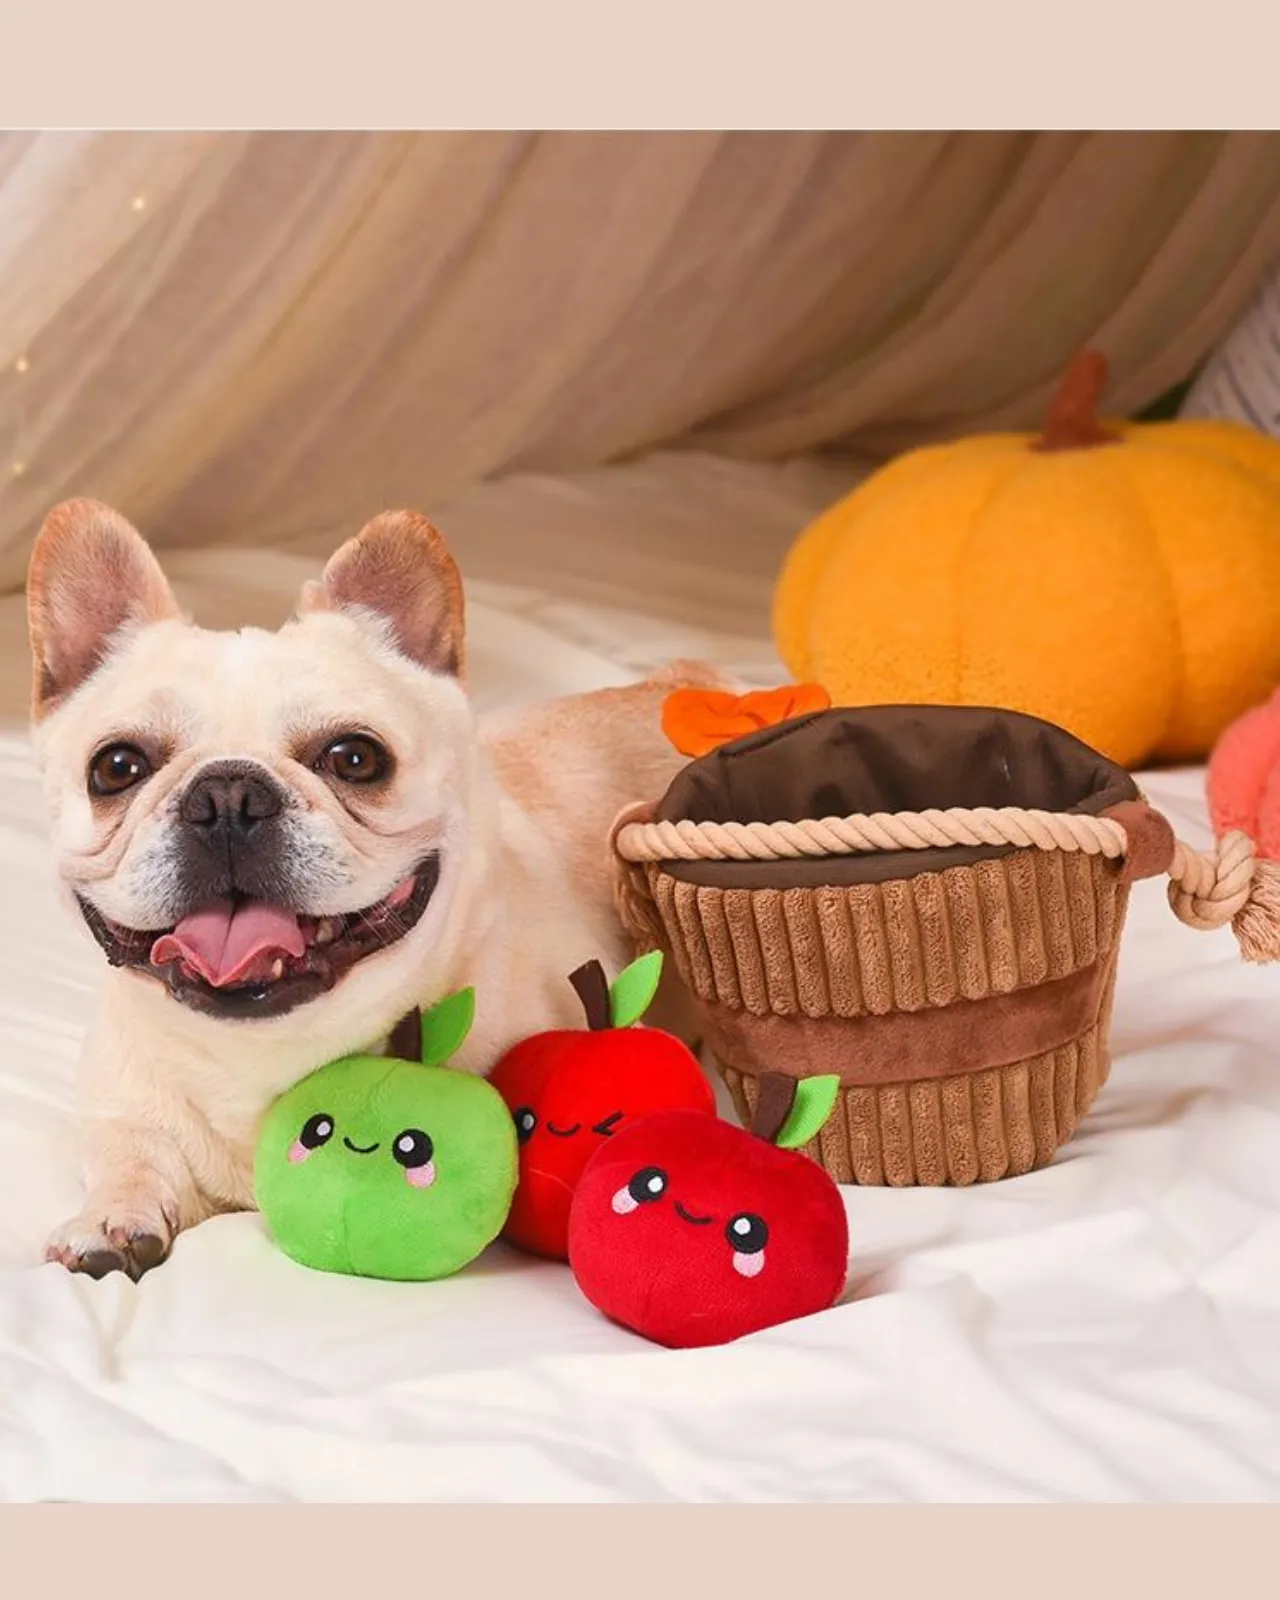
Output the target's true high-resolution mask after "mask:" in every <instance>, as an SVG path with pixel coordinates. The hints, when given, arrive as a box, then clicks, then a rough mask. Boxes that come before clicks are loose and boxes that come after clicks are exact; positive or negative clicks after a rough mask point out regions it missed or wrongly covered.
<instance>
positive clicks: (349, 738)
mask: <svg viewBox="0 0 1280 1600" xmlns="http://www.w3.org/2000/svg"><path fill="white" fill-rule="evenodd" d="M390 766H391V757H390V755H389V753H388V752H387V749H386V747H385V746H384V745H380V744H379V743H378V741H377V740H376V739H371V738H369V736H368V735H367V734H364V733H344V734H343V736H342V737H341V739H335V740H334V741H333V743H332V744H330V745H326V746H325V748H324V749H323V750H322V751H321V752H320V755H319V756H318V757H317V759H316V763H315V768H316V771H317V772H320V773H323V774H325V775H326V776H327V777H330V778H337V779H338V781H339V782H340V783H373V782H374V781H375V780H376V779H378V778H384V777H386V775H387V772H388V770H389V768H390Z"/></svg>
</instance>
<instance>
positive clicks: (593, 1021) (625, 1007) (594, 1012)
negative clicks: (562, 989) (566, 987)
mask: <svg viewBox="0 0 1280 1600" xmlns="http://www.w3.org/2000/svg"><path fill="white" fill-rule="evenodd" d="M661 977H662V951H661V950H650V952H649V953H648V955H644V956H641V957H640V959H639V960H638V961H633V962H632V963H631V965H630V966H629V967H624V968H623V969H622V971H621V972H620V973H619V974H618V976H617V977H616V978H615V979H614V980H613V982H612V983H610V982H609V980H608V979H607V978H606V977H605V975H604V968H603V967H602V966H601V965H600V963H599V962H598V961H584V962H583V964H582V965H581V966H580V967H579V968H578V969H577V971H576V972H571V973H570V974H569V982H570V983H571V984H572V985H573V987H574V988H575V989H576V990H577V992H578V999H579V1000H581V1001H582V1009H583V1012H584V1014H585V1015H586V1019H587V1027H588V1028H590V1029H591V1031H592V1033H603V1032H604V1030H605V1029H606V1028H629V1027H630V1026H631V1025H632V1023H633V1022H639V1020H640V1018H641V1017H642V1016H644V1014H645V1012H646V1011H647V1010H648V1009H649V1007H650V1005H651V1004H652V1003H653V997H654V995H655V994H657V992H658V982H659V979H660V978H661Z"/></svg>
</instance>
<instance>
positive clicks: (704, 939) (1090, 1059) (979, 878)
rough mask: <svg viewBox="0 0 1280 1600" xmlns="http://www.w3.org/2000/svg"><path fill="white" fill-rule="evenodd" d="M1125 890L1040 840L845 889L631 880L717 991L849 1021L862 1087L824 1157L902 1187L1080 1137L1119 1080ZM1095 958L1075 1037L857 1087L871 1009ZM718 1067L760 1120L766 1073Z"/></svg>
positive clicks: (761, 1009)
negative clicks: (758, 1093)
mask: <svg viewBox="0 0 1280 1600" xmlns="http://www.w3.org/2000/svg"><path fill="white" fill-rule="evenodd" d="M1127 900H1128V888H1127V886H1126V885H1125V884H1124V883H1123V882H1122V881H1121V878H1120V874H1119V872H1118V870H1117V869H1116V867H1114V866H1113V865H1111V864H1109V863H1107V862H1106V861H1104V860H1103V859H1102V858H1101V857H1088V856H1085V855H1082V854H1068V853H1065V852H1059V851H1049V852H1046V851H1039V850H1020V851H1017V852H1015V853H1013V854H1012V855H1009V856H1006V857H1004V858H1003V859H1000V860H995V861H982V862H978V863H976V864H975V865H972V866H966V867H955V868H950V869H948V870H947V871H945V872H935V873H930V872H926V873H922V874H920V875H918V876H916V877H914V878H910V879H899V880H893V881H890V882H888V883H883V884H858V885H853V886H848V887H841V888H834V887H822V888H814V889H808V888H796V889H782V890H779V889H755V890H752V889H728V890H726V889H719V888H710V887H707V886H705V885H703V886H699V885H696V884H692V883H687V882H679V881H677V880H676V879H674V878H672V877H671V876H670V875H669V874H667V873H665V872H664V871H663V870H662V868H661V867H660V866H655V865H650V866H647V867H643V868H638V869H637V868H632V869H630V870H629V871H626V872H625V873H624V876H623V880H622V885H621V893H620V903H621V905H622V909H623V915H624V917H625V918H626V920H627V921H628V923H629V924H630V926H631V929H632V931H633V933H634V934H635V935H636V937H637V939H638V940H639V941H640V942H641V943H643V944H645V945H650V946H651V945H654V944H657V945H659V946H661V947H662V948H664V949H665V950H666V951H667V952H668V953H669V954H670V956H671V957H672V958H673V959H674V961H675V964H676V966H677V968H678V969H679V971H680V974H681V976H682V977H683V979H684V980H685V982H686V983H687V984H688V985H689V987H690V988H691V989H692V990H693V992H694V993H695V994H696V995H697V996H698V997H699V998H700V999H701V1000H703V1001H705V1002H711V1003H714V1004H716V1005H718V1006H722V1007H727V1008H729V1009H731V1010H733V1011H737V1012H740V1013H741V1012H745V1013H747V1014H748V1015H753V1016H766V1015H769V1014H770V1013H772V1014H774V1015H778V1016H801V1015H803V1016H808V1017H815V1018H816V1017H841V1018H846V1019H849V1021H850V1028H849V1033H850V1053H849V1058H848V1061H847V1063H845V1065H844V1070H843V1076H844V1079H845V1083H846V1085H847V1087H846V1088H845V1090H844V1092H843V1094H842V1104H841V1107H840V1108H839V1110H838V1111H837V1112H836V1114H834V1115H833V1116H832V1118H831V1120H830V1121H829V1122H828V1124H827V1126H826V1127H825V1128H824V1129H823V1131H822V1133H821V1135H820V1136H819V1138H818V1140H816V1141H815V1143H814V1145H813V1146H812V1147H811V1154H813V1156H814V1157H815V1159H817V1160H818V1161H820V1162H821V1164H822V1165H823V1166H824V1167H826V1169H827V1170H828V1171H829V1172H830V1173H831V1175H832V1176H833V1177H834V1178H836V1179H837V1180H838V1181H839V1182H842V1183H872V1184H893V1185H907V1184H942V1183H954V1184H967V1183H973V1182H976V1181H981V1180H990V1179H994V1178H1002V1177H1007V1176H1013V1175H1015V1174H1017V1173H1021V1172H1027V1171H1029V1170H1030V1169H1031V1168H1033V1167H1036V1166H1041V1165H1043V1164H1044V1163H1045V1162H1047V1161H1048V1160H1049V1159H1050V1158H1051V1157H1052V1155H1053V1154H1054V1152H1055V1151H1056V1150H1057V1148H1058V1147H1059V1145H1061V1144H1062V1143H1063V1141H1064V1140H1066V1139H1067V1138H1069V1137H1070V1136H1071V1134H1072V1133H1073V1132H1074V1130H1075V1128H1076V1125H1077V1123H1078V1122H1079V1119H1080V1118H1081V1117H1082V1116H1083V1115H1084V1113H1085V1112H1086V1111H1087V1110H1088V1109H1089V1107H1090V1106H1091V1105H1092V1103H1093V1100H1094V1097H1095V1095H1096V1094H1097V1092H1098V1089H1099V1088H1100V1087H1101V1085H1102V1083H1103V1082H1104V1081H1105V1079H1106V1076H1107V1071H1108V1067H1109V1061H1108V1056H1107V1048H1106V1040H1107V1031H1108V1025H1109V1021H1110V1011H1111V1004H1112V998H1113V995H1114V988H1115V961H1116V952H1117V945H1118V941H1119V937H1120V932H1121V928H1122V926H1123V921H1124V914H1125V909H1126V905H1127ZM1095 961H1101V962H1102V963H1103V964H1104V966H1105V967H1106V968H1107V969H1108V975H1107V981H1106V986H1105V989H1104V991H1103V1003H1102V1009H1101V1014H1100V1016H1099V1018H1098V1022H1097V1023H1096V1024H1095V1025H1094V1026H1092V1027H1089V1028H1088V1029H1086V1030H1085V1031H1084V1032H1083V1033H1082V1034H1081V1035H1080V1036H1079V1037H1078V1038H1076V1039H1075V1040H1074V1041H1072V1042H1071V1043H1068V1044H1066V1045H1063V1046H1061V1047H1060V1048H1057V1049H1054V1050H1051V1051H1048V1052H1047V1053H1045V1054H1043V1055H1038V1056H1034V1057H1032V1058H1030V1059H1028V1060H1025V1061H1019V1062H1016V1063H1014V1064H1000V1065H992V1066H990V1067H986V1068H983V1069H981V1070H977V1071H972V1072H968V1073H963V1074H957V1075H954V1076H949V1077H935V1078H932V1079H931V1080H929V1081H926V1082H913V1083H901V1084H888V1085H885V1084H881V1085H879V1086H870V1085H859V1084H858V1083H857V1079H856V1074H857V1056H856V1047H855V1043H854V1041H855V1040H856V1034H857V1026H856V1019H857V1018H859V1017H862V1016H867V1015H876V1016H883V1015H888V1014H890V1013H892V1012H895V1011H912V1012H919V1011H927V1010H928V1009H929V1008H931V1007H932V1008H937V1007H945V1006H948V1005H950V1004H951V1003H952V1002H953V1001H956V1000H960V999H965V1000H982V999H985V998H988V997H990V996H993V995H999V994H1010V993H1015V992H1017V991H1019V990H1023V989H1032V988H1034V987H1035V986H1037V985H1040V984H1043V983H1044V982H1046V981H1047V980H1049V979H1054V978H1063V977H1066V976H1067V975H1068V974H1070V973H1073V972H1076V971H1079V970H1081V969H1082V968H1085V967H1088V966H1091V965H1092V964H1093V963H1094V962H1095ZM1028 1000H1029V1001H1030V1000H1031V996H1030V995H1029V996H1028ZM719 1065H720V1068H721V1071H722V1073H723V1076H724V1078H725V1081H726V1083H727V1085H728V1087H729V1089H730V1091H731V1093H732V1095H733V1098H734V1101H735V1104H736V1106H737V1109H738V1112H739V1114H740V1115H741V1116H742V1117H743V1119H744V1120H749V1118H750V1115H751V1112H752V1110H753V1107H754V1098H755V1087H754V1080H753V1079H752V1078H751V1077H750V1076H749V1075H745V1074H743V1073H742V1072H741V1070H739V1068H736V1067H735V1066H734V1063H733V1062H732V1061H723V1062H720V1063H719ZM780 1065H781V1064H780Z"/></svg>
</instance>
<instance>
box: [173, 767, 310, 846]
mask: <svg viewBox="0 0 1280 1600" xmlns="http://www.w3.org/2000/svg"><path fill="white" fill-rule="evenodd" d="M283 809H284V791H283V790H282V789H281V788H280V785H279V784H278V783H277V782H276V780H275V779H274V778H273V777H272V776H271V774H270V773H269V772H268V771H267V769H266V768H265V767H260V766H258V765H257V763H256V762H253V761H211V762H210V763H209V765H208V766H207V767H202V768H201V770H200V771H199V772H198V773H197V774H196V776H195V777H194V778H193V779H192V780H191V782H190V783H189V784H188V786H187V791H186V793H185V794H184V795H183V797H182V801H181V804H180V805H179V807H178V811H179V815H180V816H181V817H182V820H183V821H184V822H186V823H189V824H190V825H191V826H192V827H193V828H199V829H201V830H202V831H203V832H205V833H207V834H208V835H209V836H210V838H213V837H215V836H216V837H225V838H226V839H227V840H228V841H230V840H233V839H235V840H241V839H247V838H248V837H249V835H250V834H251V833H252V832H253V830H254V829H255V828H256V827H257V826H258V825H259V823H263V822H267V821H269V820H270V819H271V818H272V817H278V816H279V815H280V812H281V811H282V810H283Z"/></svg>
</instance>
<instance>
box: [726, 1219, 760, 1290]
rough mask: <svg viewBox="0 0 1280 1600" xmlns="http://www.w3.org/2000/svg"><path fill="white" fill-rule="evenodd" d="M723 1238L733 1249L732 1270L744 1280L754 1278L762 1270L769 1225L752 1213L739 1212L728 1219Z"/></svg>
mask: <svg viewBox="0 0 1280 1600" xmlns="http://www.w3.org/2000/svg"><path fill="white" fill-rule="evenodd" d="M724 1236H725V1238H726V1239H727V1240H728V1241H729V1243H730V1245H732V1247H733V1270H734V1271H735V1272H740V1273H741V1274H742V1276H743V1277H744V1278H754V1277H755V1276H756V1274H757V1273H759V1272H761V1271H762V1270H763V1268H764V1247H765V1245H766V1244H768V1242H769V1225H768V1223H766V1222H765V1220H764V1218H763V1217H758V1216H756V1214H755V1212H754V1211H739V1212H738V1214H737V1216H736V1217H730V1218H729V1223H728V1226H727V1227H726V1228H725V1230H724Z"/></svg>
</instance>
